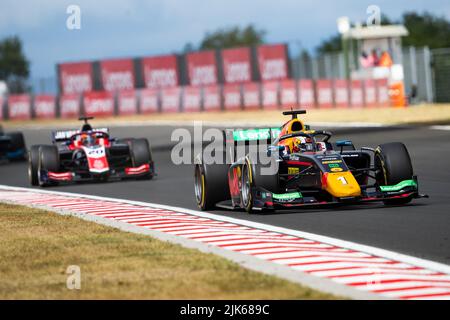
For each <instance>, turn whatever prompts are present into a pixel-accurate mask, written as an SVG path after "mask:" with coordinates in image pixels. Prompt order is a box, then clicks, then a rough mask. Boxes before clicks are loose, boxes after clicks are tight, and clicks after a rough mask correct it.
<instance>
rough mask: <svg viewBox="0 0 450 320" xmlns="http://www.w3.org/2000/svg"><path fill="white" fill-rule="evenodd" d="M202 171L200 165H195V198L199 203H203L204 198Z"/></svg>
mask: <svg viewBox="0 0 450 320" xmlns="http://www.w3.org/2000/svg"><path fill="white" fill-rule="evenodd" d="M202 180H203V179H202V173H201V172H200V167H199V166H196V167H195V178H194V189H195V199H196V200H197V204H201V203H202V199H203V181H202Z"/></svg>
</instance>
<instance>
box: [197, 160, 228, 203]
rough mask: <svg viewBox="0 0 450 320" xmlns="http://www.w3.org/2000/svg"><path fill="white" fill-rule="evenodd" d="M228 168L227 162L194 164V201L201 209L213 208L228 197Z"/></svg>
mask: <svg viewBox="0 0 450 320" xmlns="http://www.w3.org/2000/svg"><path fill="white" fill-rule="evenodd" d="M228 170H229V165H227V164H204V163H202V164H196V165H195V171H194V190H195V201H196V203H197V206H198V207H199V208H200V209H201V210H203V211H206V210H213V209H215V206H216V203H218V202H220V201H224V200H227V199H230V188H229V186H228Z"/></svg>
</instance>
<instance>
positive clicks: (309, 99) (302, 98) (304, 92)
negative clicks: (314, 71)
mask: <svg viewBox="0 0 450 320" xmlns="http://www.w3.org/2000/svg"><path fill="white" fill-rule="evenodd" d="M298 100H299V101H298V103H299V105H300V108H301V109H310V108H314V107H315V106H316V102H315V97H314V85H313V81H312V80H309V79H300V80H299V81H298Z"/></svg>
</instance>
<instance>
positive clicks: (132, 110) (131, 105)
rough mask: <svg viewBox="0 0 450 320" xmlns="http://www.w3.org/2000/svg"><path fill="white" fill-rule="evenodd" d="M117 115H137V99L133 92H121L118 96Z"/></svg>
mask: <svg viewBox="0 0 450 320" xmlns="http://www.w3.org/2000/svg"><path fill="white" fill-rule="evenodd" d="M118 104H119V115H134V114H137V98H136V91H135V90H122V91H119V94H118Z"/></svg>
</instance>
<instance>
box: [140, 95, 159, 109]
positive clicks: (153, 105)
mask: <svg viewBox="0 0 450 320" xmlns="http://www.w3.org/2000/svg"><path fill="white" fill-rule="evenodd" d="M158 92H159V91H158V90H157V89H142V90H141V91H140V94H141V113H142V114H149V113H155V112H158V110H159V95H158Z"/></svg>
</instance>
